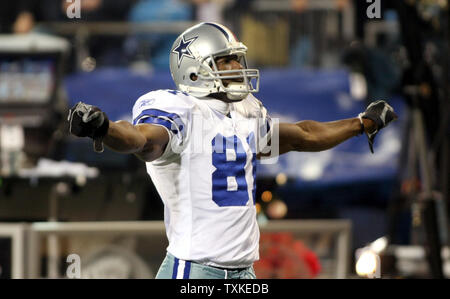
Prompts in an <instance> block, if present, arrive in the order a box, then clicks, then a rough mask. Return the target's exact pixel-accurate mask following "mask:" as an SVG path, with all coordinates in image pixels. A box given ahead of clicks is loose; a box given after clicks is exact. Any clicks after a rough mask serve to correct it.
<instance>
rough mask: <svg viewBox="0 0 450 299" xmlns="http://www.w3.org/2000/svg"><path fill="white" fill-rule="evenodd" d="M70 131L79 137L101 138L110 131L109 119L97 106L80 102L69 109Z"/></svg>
mask: <svg viewBox="0 0 450 299" xmlns="http://www.w3.org/2000/svg"><path fill="white" fill-rule="evenodd" d="M67 120H68V121H69V132H70V133H71V134H73V135H75V136H78V137H91V138H92V139H99V138H102V137H104V136H105V135H106V134H107V133H108V128H109V119H108V117H107V116H106V113H105V112H103V111H102V110H100V109H99V108H98V107H96V106H92V105H88V104H85V103H83V102H78V103H77V104H76V105H75V106H73V107H72V108H71V109H70V110H69V116H68V118H67Z"/></svg>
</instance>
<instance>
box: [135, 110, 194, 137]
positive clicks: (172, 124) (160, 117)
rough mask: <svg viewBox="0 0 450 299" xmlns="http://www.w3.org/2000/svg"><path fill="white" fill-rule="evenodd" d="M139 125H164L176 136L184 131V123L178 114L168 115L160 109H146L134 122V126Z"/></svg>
mask: <svg viewBox="0 0 450 299" xmlns="http://www.w3.org/2000/svg"><path fill="white" fill-rule="evenodd" d="M138 123H147V124H158V125H163V126H164V127H166V128H167V129H169V130H170V131H172V132H173V133H175V134H178V132H179V131H181V132H182V131H183V129H184V127H185V126H184V123H183V121H182V120H181V118H180V117H179V116H178V114H175V113H168V112H166V111H162V110H158V109H146V110H144V111H142V112H141V114H139V115H138V116H137V117H136V118H135V119H134V120H133V125H137V124H138Z"/></svg>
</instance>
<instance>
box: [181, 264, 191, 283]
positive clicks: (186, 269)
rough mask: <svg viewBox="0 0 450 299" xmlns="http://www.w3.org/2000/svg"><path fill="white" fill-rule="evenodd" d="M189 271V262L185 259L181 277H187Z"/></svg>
mask: <svg viewBox="0 0 450 299" xmlns="http://www.w3.org/2000/svg"><path fill="white" fill-rule="evenodd" d="M190 272H191V262H188V261H186V264H185V265H184V274H183V279H186V278H189V273H190Z"/></svg>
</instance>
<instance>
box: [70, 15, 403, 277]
mask: <svg viewBox="0 0 450 299" xmlns="http://www.w3.org/2000/svg"><path fill="white" fill-rule="evenodd" d="M246 51H247V48H246V46H245V45H244V44H242V43H241V42H239V41H238V39H237V38H236V36H235V35H234V34H233V33H232V32H231V31H230V30H229V29H228V28H226V27H225V26H222V25H220V24H216V23H200V24H198V25H196V26H193V27H191V28H189V29H187V30H186V31H185V32H183V33H182V34H181V35H180V36H179V37H178V38H177V39H176V40H175V42H174V44H173V47H172V50H171V53H170V71H171V74H172V78H173V80H174V82H175V84H176V86H177V90H157V91H152V92H149V93H147V94H145V95H143V96H141V97H140V98H139V99H138V100H137V101H136V103H135V104H134V107H133V123H129V122H127V121H123V120H119V121H115V122H113V121H110V120H109V119H108V117H107V115H106V114H105V113H104V112H102V111H101V110H100V109H99V108H98V107H95V106H92V105H88V104H85V103H82V102H79V103H78V104H76V105H75V106H74V107H73V108H72V109H71V110H70V113H69V117H68V120H69V123H70V133H71V134H74V135H76V136H79V137H86V136H87V137H90V138H92V139H93V140H94V147H95V150H96V151H102V149H103V144H105V145H106V146H107V147H108V148H111V149H112V150H114V151H117V152H120V153H125V154H134V155H136V156H138V157H139V158H140V159H142V160H143V161H145V162H146V167H147V171H148V173H149V175H150V177H151V179H152V181H153V183H154V185H155V186H156V188H157V190H158V192H159V194H160V196H161V198H162V201H163V202H164V222H165V226H166V233H167V237H168V240H169V246H168V248H167V255H166V258H165V259H164V261H163V263H162V265H161V267H160V269H159V271H158V274H157V278H221V279H223V278H255V273H254V271H253V266H252V265H253V262H255V261H256V260H258V244H259V228H258V224H257V221H256V209H255V189H256V186H255V182H256V179H255V176H256V172H255V171H256V159H259V158H264V157H265V156H268V157H273V156H276V155H280V154H283V153H286V152H290V151H323V150H327V149H330V148H332V147H334V146H336V145H338V144H339V143H341V142H343V141H345V140H347V139H349V138H351V137H353V136H357V135H359V134H364V133H365V134H367V136H368V139H369V144H370V149H371V150H372V143H373V140H374V138H375V136H376V134H377V133H378V132H379V130H381V129H382V128H384V127H385V126H386V125H388V124H389V123H390V122H391V121H392V120H394V119H395V118H396V117H397V116H396V115H395V113H394V111H393V109H392V107H390V106H389V105H388V104H387V103H386V102H385V101H377V102H374V103H372V104H370V105H369V106H368V108H367V109H366V111H364V112H363V113H361V114H360V115H358V117H355V118H351V119H344V120H338V121H333V122H316V121H310V120H307V121H300V122H297V123H277V122H275V121H273V120H271V119H270V117H269V115H268V113H267V110H266V109H265V108H264V106H263V105H262V103H261V102H260V101H259V100H257V99H256V98H255V97H254V96H253V93H255V92H257V91H258V89H259V72H258V70H256V69H250V68H248V66H247V61H246Z"/></svg>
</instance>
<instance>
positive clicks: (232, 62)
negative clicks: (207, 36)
mask: <svg viewBox="0 0 450 299" xmlns="http://www.w3.org/2000/svg"><path fill="white" fill-rule="evenodd" d="M216 65H217V69H218V70H219V71H231V70H241V69H243V68H244V67H243V66H242V64H241V63H240V62H239V58H238V56H237V55H229V56H223V57H219V58H217V59H216ZM228 75H239V73H230V74H228ZM230 82H244V79H243V78H236V79H224V80H222V83H223V85H224V86H225V87H226V86H228V84H229V83H230Z"/></svg>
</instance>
